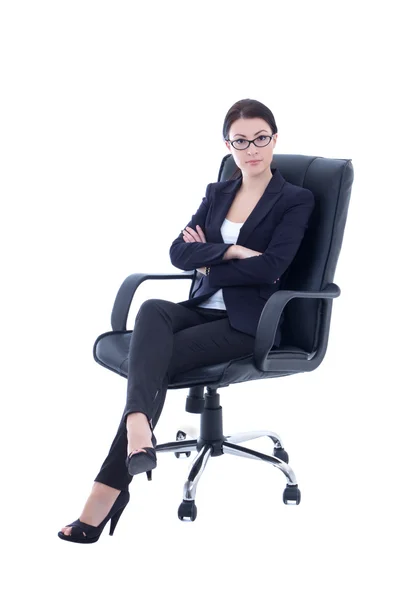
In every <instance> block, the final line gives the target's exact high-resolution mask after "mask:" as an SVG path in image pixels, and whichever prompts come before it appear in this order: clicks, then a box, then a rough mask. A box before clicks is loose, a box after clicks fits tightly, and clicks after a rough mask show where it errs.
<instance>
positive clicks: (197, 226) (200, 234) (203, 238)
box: [196, 225, 206, 243]
mask: <svg viewBox="0 0 400 600" xmlns="http://www.w3.org/2000/svg"><path fill="white" fill-rule="evenodd" d="M196 229H197V231H198V232H199V236H200V241H202V242H203V243H204V242H205V241H206V236H205V235H204V233H203V230H202V228H201V227H200V225H196Z"/></svg>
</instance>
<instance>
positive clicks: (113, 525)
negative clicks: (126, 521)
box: [110, 505, 126, 535]
mask: <svg viewBox="0 0 400 600" xmlns="http://www.w3.org/2000/svg"><path fill="white" fill-rule="evenodd" d="M125 506H126V505H125ZM125 506H123V507H122V508H120V509H119V511H118V512H117V513H115V515H114V516H113V517H111V522H110V535H113V534H114V531H115V528H116V526H117V523H118V521H119V518H120V516H121V515H122V513H123V512H124V508H125Z"/></svg>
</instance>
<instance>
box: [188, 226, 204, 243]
mask: <svg viewBox="0 0 400 600" xmlns="http://www.w3.org/2000/svg"><path fill="white" fill-rule="evenodd" d="M186 230H187V233H188V235H189V236H190V237H191V239H192V240H193V241H194V242H201V239H200V236H199V234H198V233H197V232H196V231H195V230H194V229H192V228H191V227H186Z"/></svg>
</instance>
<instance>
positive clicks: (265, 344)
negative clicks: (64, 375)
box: [93, 154, 354, 521]
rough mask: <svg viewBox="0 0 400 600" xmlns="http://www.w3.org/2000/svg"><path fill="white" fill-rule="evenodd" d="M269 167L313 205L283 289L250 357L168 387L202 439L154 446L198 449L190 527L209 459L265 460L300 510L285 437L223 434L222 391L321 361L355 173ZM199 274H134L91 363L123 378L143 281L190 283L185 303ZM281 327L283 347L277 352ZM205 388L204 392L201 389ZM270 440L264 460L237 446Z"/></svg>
mask: <svg viewBox="0 0 400 600" xmlns="http://www.w3.org/2000/svg"><path fill="white" fill-rule="evenodd" d="M235 167H236V165H235V163H234V161H233V157H232V156H231V154H228V155H226V156H224V158H223V159H222V162H221V165H220V169H219V173H218V181H225V180H227V179H229V178H230V177H231V176H232V175H233V173H234V170H235ZM271 167H272V168H275V167H277V168H278V169H279V171H280V172H281V174H282V175H283V177H284V178H285V179H286V180H287V181H289V182H290V183H292V184H295V185H299V186H302V187H304V188H307V189H309V190H311V191H312V192H313V194H314V196H315V200H316V204H315V208H314V211H313V213H312V216H311V219H310V222H309V226H308V228H307V230H306V233H305V236H304V238H303V241H302V243H301V246H300V248H299V250H298V252H297V254H296V256H295V258H294V260H293V261H292V263H291V265H290V266H289V268H288V269H287V270H286V271H285V273H284V274H283V276H282V277H281V289H279V290H277V291H276V292H275V293H274V294H273V295H272V296H271V297H270V298H269V299H268V300H267V302H266V304H265V307H264V309H263V312H262V313H261V316H260V320H259V323H258V328H257V332H256V337H255V343H254V352H253V353H252V354H249V355H247V356H245V357H242V358H238V359H234V360H230V361H228V362H224V363H220V364H214V365H211V366H207V367H201V368H196V369H192V370H190V371H187V372H185V373H180V374H177V375H176V376H175V377H174V378H173V379H172V380H171V381H170V382H169V385H168V390H169V389H181V388H189V392H188V395H187V398H186V411H187V412H190V413H196V414H200V415H201V416H200V434H199V436H198V438H197V439H186V437H187V436H186V433H185V432H184V431H178V432H177V434H176V441H174V442H169V443H164V444H158V445H157V448H156V449H157V453H159V452H174V453H175V456H177V457H180V456H181V455H182V454H185V455H186V456H190V454H191V451H192V450H197V455H196V457H195V458H194V460H193V462H192V464H191V467H190V469H189V474H188V478H187V481H186V482H185V484H184V491H183V500H182V503H181V504H180V506H179V509H178V517H179V518H180V519H181V520H184V519H186V520H187V519H189V520H191V521H194V520H195V518H196V516H197V507H196V505H195V495H196V488H197V484H198V482H199V479H200V477H201V474H202V472H203V470H204V468H205V466H206V464H207V461H208V459H209V458H210V456H212V457H214V456H221V455H222V454H226V453H229V454H235V455H237V456H242V457H246V458H253V459H258V460H263V461H265V462H267V463H270V464H272V465H273V466H274V467H277V468H278V469H280V470H281V471H282V472H283V474H284V475H285V476H286V481H287V483H286V488H285V489H284V492H283V501H284V503H285V504H299V503H300V498H301V494H300V490H299V488H298V484H297V480H296V476H295V474H294V472H293V470H292V468H291V467H290V466H289V464H288V463H289V456H288V454H287V452H286V450H285V449H284V447H283V443H282V439H281V438H280V437H279V436H278V435H277V434H276V433H274V432H272V431H251V432H248V433H236V434H233V435H224V434H223V428H222V406H221V405H220V401H219V400H220V395H219V394H218V393H217V390H218V389H219V388H223V387H228V386H229V385H233V384H235V383H241V382H244V381H251V380H254V379H266V378H268V377H284V376H287V375H295V374H297V373H304V372H306V371H313V370H314V369H316V368H317V367H318V366H319V365H320V364H321V362H322V360H323V358H324V356H325V353H326V349H327V344H328V336H329V327H330V321H331V313H332V300H333V298H337V297H338V296H339V295H340V288H339V286H337V285H336V284H335V283H333V277H334V274H335V270H336V264H337V261H338V257H339V253H340V249H341V245H342V239H343V234H344V228H345V224H346V218H347V211H348V205H349V200H350V195H351V187H352V183H353V179H354V171H353V166H352V163H351V159H329V158H323V157H318V156H304V155H294V154H275V155H274V157H273V161H272V163H271ZM198 276H200V275H199V273H198V272H197V271H196V270H194V271H184V272H182V273H173V274H163V273H161V274H149V273H135V274H133V275H129V276H128V277H127V278H126V279H125V280H124V281H123V283H122V285H121V287H120V289H119V291H118V293H117V296H116V298H115V301H114V306H113V309H112V314H111V326H112V331H109V332H106V333H104V334H102V335H100V336H99V337H98V338H97V340H96V341H95V344H94V347H93V354H94V359H95V361H96V362H98V363H99V364H100V365H102V366H103V367H106V368H107V369H110V370H111V371H113V372H115V373H118V374H119V375H121V376H122V377H126V378H127V377H128V373H127V362H128V361H127V357H128V355H129V343H130V337H131V333H132V330H127V329H126V323H127V317H128V313H129V309H130V305H131V302H132V298H133V296H134V294H135V291H136V290H137V288H138V286H139V285H140V284H141V283H142V282H143V281H145V280H146V279H191V280H192V283H191V287H190V291H189V299H190V298H191V297H192V291H193V288H194V285H195V283H196V281H197V279H198ZM281 315H282V318H283V321H281V332H282V337H281V343H280V345H279V347H277V346H274V339H275V334H276V331H277V327H278V325H279V322H280V318H281ZM205 387H207V391H206V393H204V388H205ZM264 436H265V437H268V438H270V439H271V440H272V442H273V443H274V448H273V455H267V454H262V453H261V452H256V451H255V450H251V449H249V448H246V447H243V446H240V445H238V444H240V443H241V442H245V441H246V440H252V439H256V438H259V437H264Z"/></svg>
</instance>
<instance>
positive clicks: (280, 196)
mask: <svg viewBox="0 0 400 600" xmlns="http://www.w3.org/2000/svg"><path fill="white" fill-rule="evenodd" d="M271 172H272V179H271V180H270V182H269V183H268V185H267V187H266V188H265V190H264V193H263V195H262V196H261V198H260V200H259V201H258V203H257V204H256V206H255V207H254V209H253V211H252V212H251V213H250V215H249V217H248V218H247V220H246V221H245V222H244V224H243V225H242V227H241V229H240V232H239V236H238V239H237V242H236V243H237V244H239V245H241V246H245V247H246V248H251V249H252V250H256V251H258V252H263V254H262V255H260V256H254V257H251V258H246V259H232V260H222V257H223V255H224V254H225V252H226V250H227V249H228V248H229V246H232V245H233V244H225V243H224V241H223V239H222V235H221V231H220V229H221V226H222V224H223V221H224V219H225V217H226V215H227V213H228V210H229V208H230V206H231V204H232V202H233V200H234V198H235V196H236V193H237V191H238V189H239V187H240V186H241V183H242V175H240V177H239V178H238V179H234V180H230V181H218V182H215V183H209V184H208V185H207V189H206V195H205V197H204V198H203V201H202V203H201V205H200V206H199V208H198V210H197V212H196V214H194V215H193V216H192V218H191V220H190V221H189V223H188V224H187V225H188V226H189V227H192V228H193V229H196V225H200V227H201V228H202V230H203V232H204V234H205V237H206V240H207V241H206V242H191V243H189V242H185V241H184V240H183V234H182V232H181V233H180V234H179V236H178V237H177V238H176V239H175V240H174V241H173V242H172V245H171V247H170V250H169V254H170V258H171V263H172V264H173V266H174V267H177V268H178V269H182V270H184V271H190V270H193V269H197V268H198V267H205V266H210V267H211V268H210V274H209V275H208V276H206V275H202V274H199V275H200V277H201V280H200V282H199V285H198V287H197V289H196V290H195V291H194V292H193V293H192V296H191V299H190V300H185V301H183V302H178V304H181V305H182V306H195V305H197V304H199V303H200V302H202V301H203V300H205V299H206V298H209V297H210V296H211V295H212V294H214V293H215V292H216V291H218V290H219V289H220V288H222V294H223V298H224V302H225V306H226V310H227V316H228V319H229V323H230V325H231V326H232V327H233V328H234V329H237V330H239V331H243V332H244V333H248V334H250V335H253V336H254V337H255V335H256V331H257V324H258V321H259V318H260V315H261V312H262V309H263V308H264V305H265V302H266V301H267V300H268V298H269V297H270V296H271V295H272V294H273V293H274V292H275V291H276V290H278V289H279V287H280V285H281V283H282V277H283V275H284V273H285V271H286V269H287V268H288V267H289V265H290V263H291V262H292V261H293V259H294V257H295V255H296V253H297V250H298V249H299V246H300V243H301V241H302V239H303V237H304V233H305V230H306V229H307V227H308V222H309V218H310V216H311V213H312V211H313V209H314V205H315V199H314V195H313V193H312V192H311V191H310V190H308V189H305V188H302V187H300V186H297V185H293V184H291V183H289V182H288V181H286V179H284V178H283V177H282V175H281V173H280V172H279V171H278V169H271ZM278 278H279V279H280V281H277V283H274V281H276V280H277V279H278ZM282 320H283V319H282V318H281V321H280V324H279V327H278V329H277V333H276V336H275V342H274V345H275V346H279V343H280V339H281V334H280V329H281V324H282Z"/></svg>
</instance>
